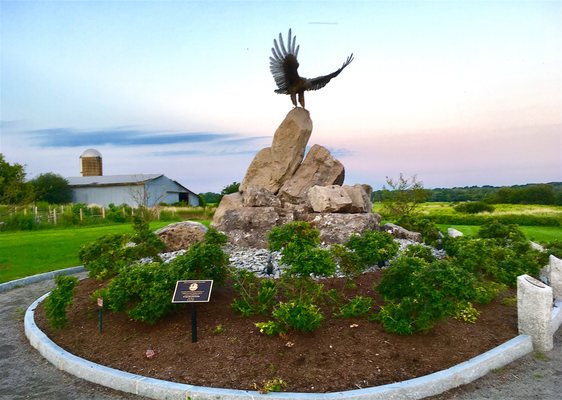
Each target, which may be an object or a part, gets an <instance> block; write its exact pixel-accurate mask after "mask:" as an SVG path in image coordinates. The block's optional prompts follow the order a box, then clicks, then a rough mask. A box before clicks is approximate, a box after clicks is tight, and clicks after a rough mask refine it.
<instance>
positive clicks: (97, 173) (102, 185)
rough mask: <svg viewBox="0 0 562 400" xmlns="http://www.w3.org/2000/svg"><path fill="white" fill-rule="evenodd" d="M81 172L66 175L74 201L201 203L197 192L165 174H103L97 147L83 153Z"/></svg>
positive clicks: (135, 203)
mask: <svg viewBox="0 0 562 400" xmlns="http://www.w3.org/2000/svg"><path fill="white" fill-rule="evenodd" d="M80 173H81V174H82V176H76V177H69V178H66V180H67V181H68V185H69V186H70V188H71V189H72V202H73V203H84V204H97V205H100V206H104V207H107V206H108V205H109V204H115V205H121V204H127V205H129V206H132V207H138V206H145V207H154V206H155V205H158V204H160V203H165V204H174V203H179V202H184V203H186V204H188V205H190V206H198V205H199V197H198V196H197V195H196V194H195V193H193V192H192V191H191V190H189V189H187V188H186V187H185V186H182V185H180V184H179V183H178V182H176V181H174V180H172V179H170V178H168V177H167V176H165V175H163V174H134V175H102V158H101V154H100V153H99V152H98V151H97V150H95V149H88V150H86V151H85V152H84V153H82V155H81V156H80Z"/></svg>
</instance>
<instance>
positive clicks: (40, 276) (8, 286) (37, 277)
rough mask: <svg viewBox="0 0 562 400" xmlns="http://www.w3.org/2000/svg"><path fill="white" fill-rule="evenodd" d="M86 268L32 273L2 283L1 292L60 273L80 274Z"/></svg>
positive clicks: (0, 284) (50, 277) (53, 276)
mask: <svg viewBox="0 0 562 400" xmlns="http://www.w3.org/2000/svg"><path fill="white" fill-rule="evenodd" d="M85 270H86V269H85V268H84V267H83V266H78V267H71V268H65V269H59V270H56V271H51V272H45V273H43V274H37V275H32V276H28V277H25V278H21V279H16V280H13V281H8V282H4V283H0V293H2V292H7V291H8V290H11V289H15V288H17V287H21V286H27V285H31V284H32V283H37V282H41V281H45V280H47V279H53V278H56V277H57V276H59V275H73V274H78V273H80V272H84V271H85Z"/></svg>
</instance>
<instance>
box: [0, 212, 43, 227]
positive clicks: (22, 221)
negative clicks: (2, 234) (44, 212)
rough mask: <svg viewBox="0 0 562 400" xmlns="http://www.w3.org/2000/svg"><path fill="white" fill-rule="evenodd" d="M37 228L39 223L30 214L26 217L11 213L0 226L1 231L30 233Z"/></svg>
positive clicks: (21, 214)
mask: <svg viewBox="0 0 562 400" xmlns="http://www.w3.org/2000/svg"><path fill="white" fill-rule="evenodd" d="M39 227H40V223H39V222H38V221H37V220H36V219H35V216H34V215H33V214H32V213H29V214H27V215H25V214H23V213H19V212H16V213H13V214H11V215H10V216H9V217H8V218H7V219H6V220H4V223H3V224H0V228H1V230H3V231H32V230H35V229H38V228H39Z"/></svg>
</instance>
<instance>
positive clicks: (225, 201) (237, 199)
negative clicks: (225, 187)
mask: <svg viewBox="0 0 562 400" xmlns="http://www.w3.org/2000/svg"><path fill="white" fill-rule="evenodd" d="M243 205H244V204H243V199H242V195H241V194H240V193H239V192H236V193H232V194H227V195H224V196H223V197H222V199H221V201H220V203H219V206H218V207H217V209H216V210H215V214H214V215H213V221H212V222H211V226H213V227H215V228H217V227H218V226H221V225H222V224H223V220H224V216H225V214H226V213H227V212H228V211H230V210H237V209H239V208H241V207H243Z"/></svg>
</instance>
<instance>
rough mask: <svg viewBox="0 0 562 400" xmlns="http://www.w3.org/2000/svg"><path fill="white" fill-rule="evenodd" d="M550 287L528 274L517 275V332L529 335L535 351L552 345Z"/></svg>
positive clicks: (550, 347)
mask: <svg viewBox="0 0 562 400" xmlns="http://www.w3.org/2000/svg"><path fill="white" fill-rule="evenodd" d="M551 313H552V288H551V287H550V286H547V285H545V284H544V283H542V282H541V281H539V280H538V279H535V278H533V277H531V276H529V275H521V276H518V277H517V325H518V328H519V333H520V334H523V335H529V336H531V338H532V340H533V348H534V349H535V351H549V350H552V348H553V347H554V343H553V339H552V333H553V332H552V329H551V322H550V315H551Z"/></svg>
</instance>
